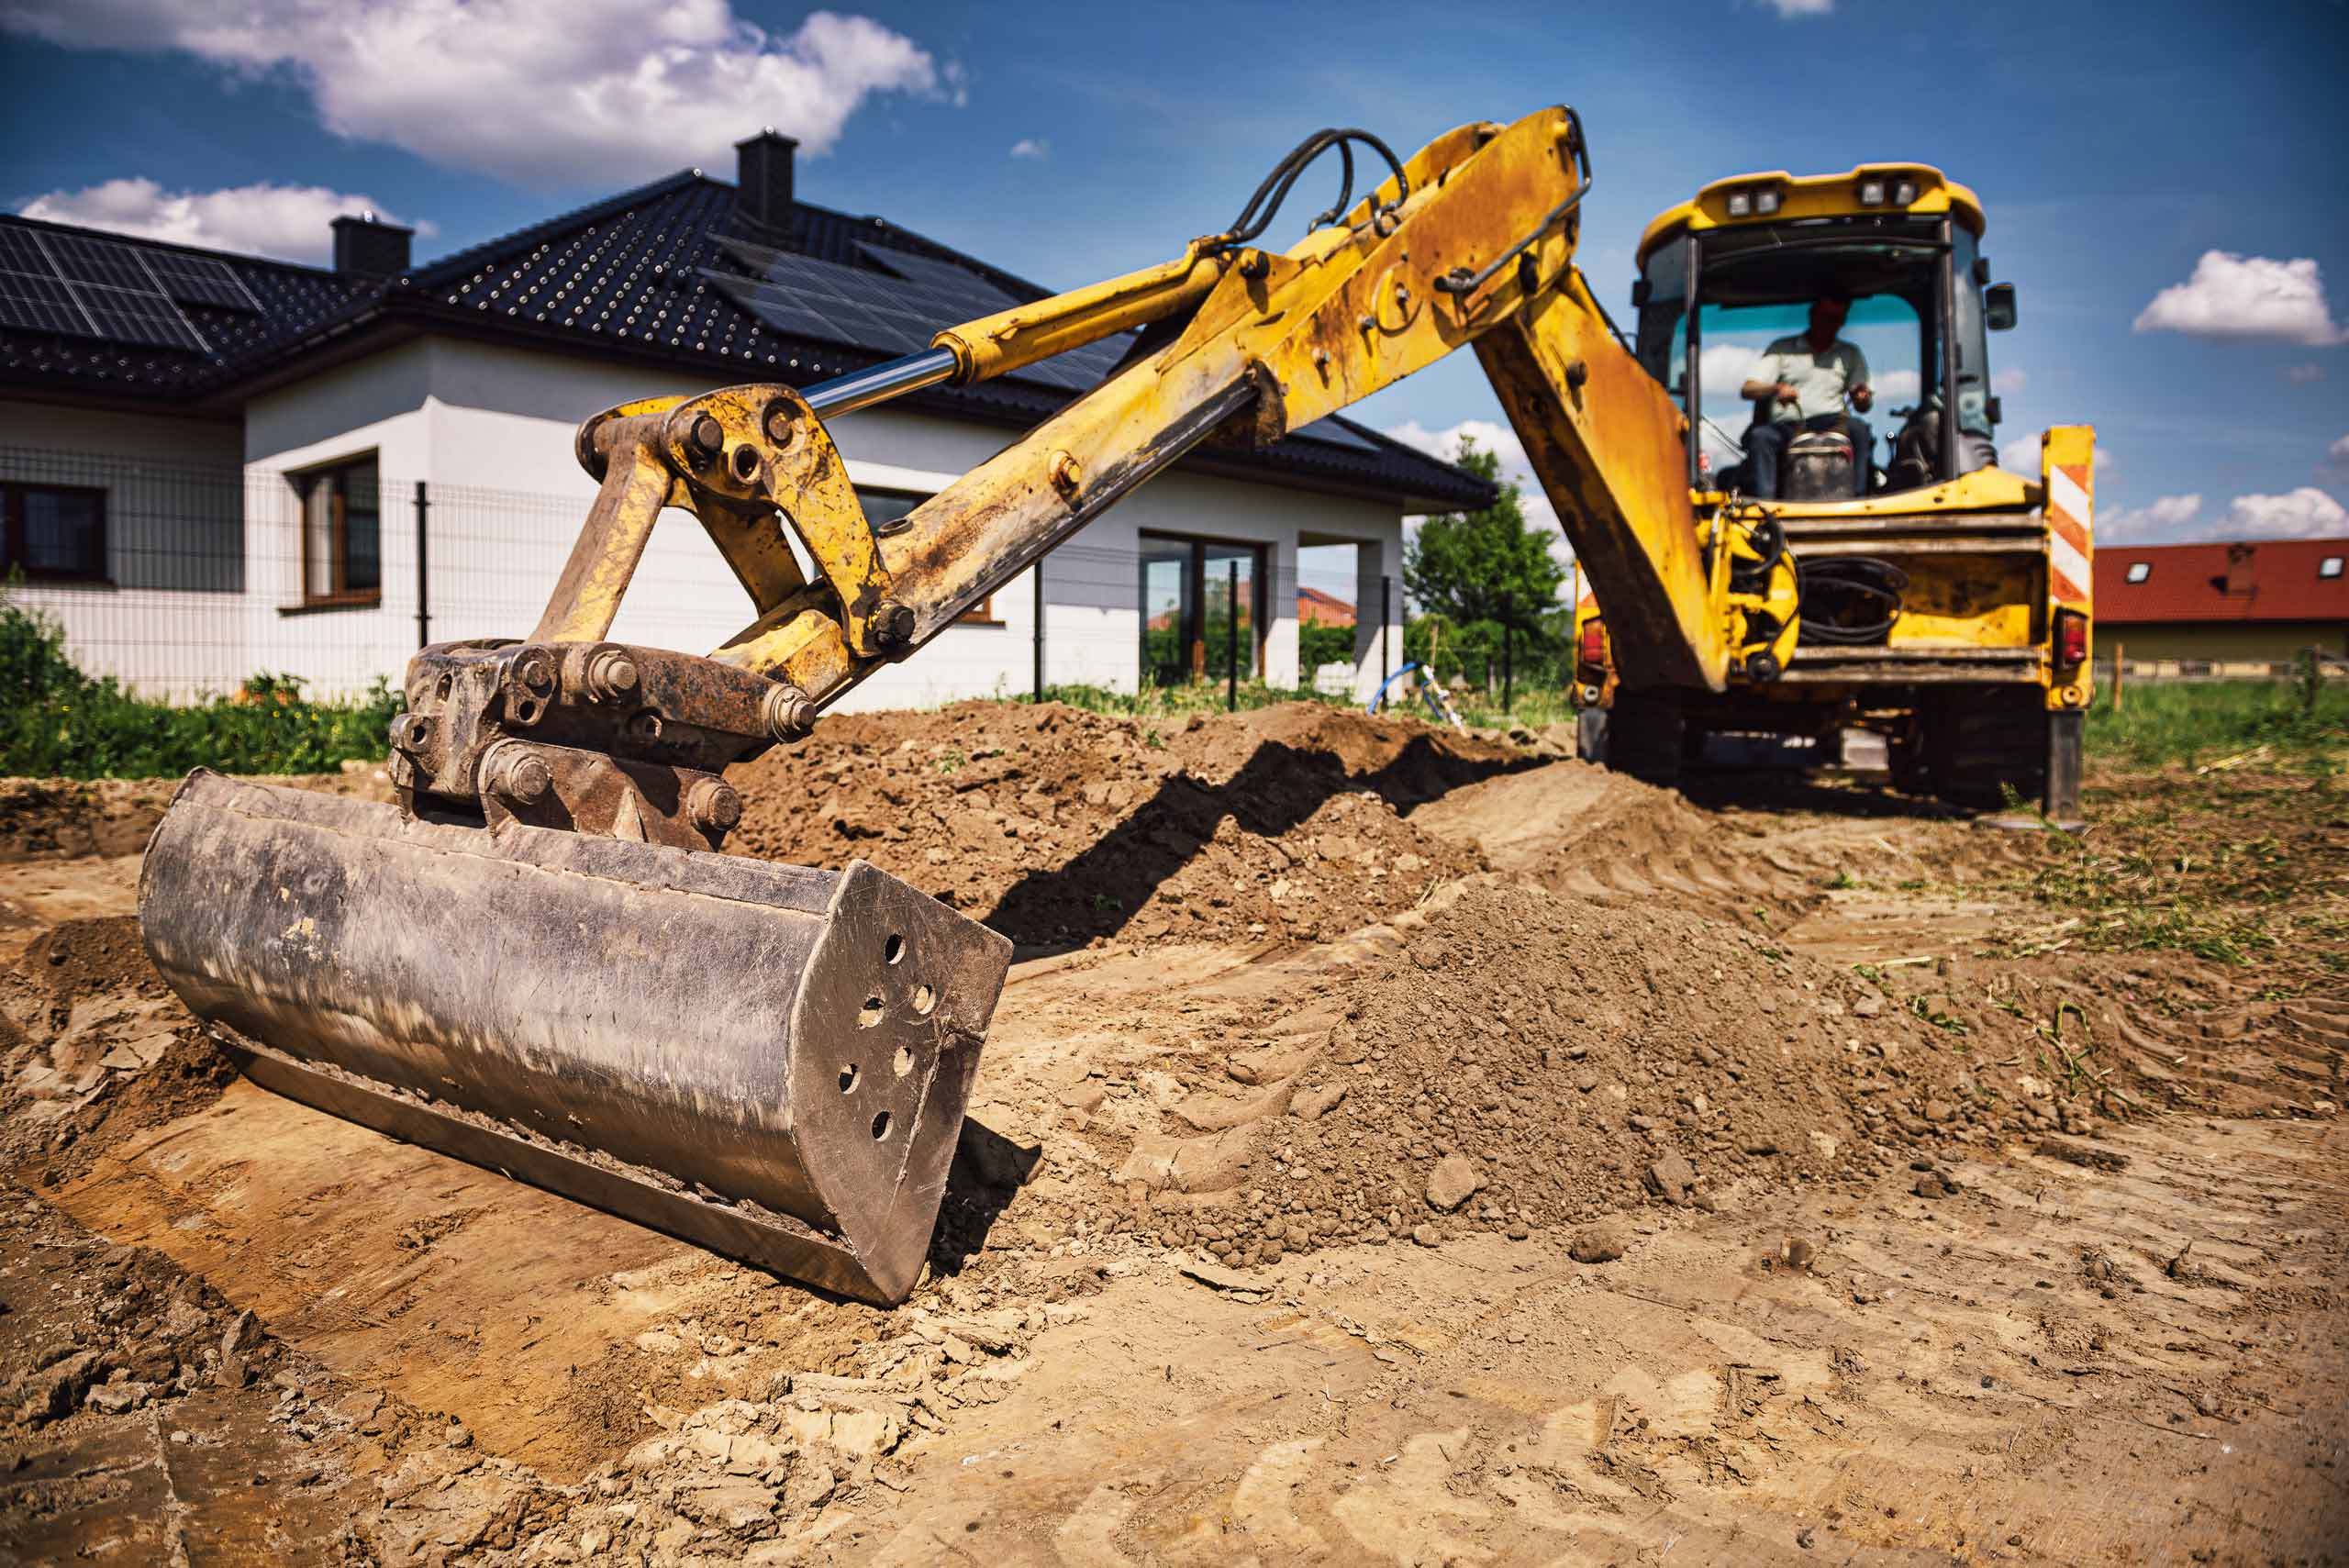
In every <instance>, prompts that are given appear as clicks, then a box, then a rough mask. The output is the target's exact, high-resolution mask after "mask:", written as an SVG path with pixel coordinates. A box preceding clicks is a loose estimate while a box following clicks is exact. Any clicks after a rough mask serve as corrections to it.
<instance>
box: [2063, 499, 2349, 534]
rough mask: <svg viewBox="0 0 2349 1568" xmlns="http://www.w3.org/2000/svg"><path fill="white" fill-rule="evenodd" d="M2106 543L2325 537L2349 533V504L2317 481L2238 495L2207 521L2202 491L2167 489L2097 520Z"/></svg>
mask: <svg viewBox="0 0 2349 1568" xmlns="http://www.w3.org/2000/svg"><path fill="white" fill-rule="evenodd" d="M2096 534H2097V540H2098V542H2099V543H2100V544H2175V543H2180V542H2185V541H2189V540H2190V541H2195V542H2216V541H2220V540H2225V539H2321V538H2327V537H2331V536H2334V535H2341V534H2349V510H2344V509H2343V506H2342V505H2341V503H2340V502H2338V501H2336V500H2334V499H2333V498H2332V496H2330V495H2326V494H2325V493H2324V492H2323V491H2321V490H2319V489H2318V488H2317V487H2316V486H2315V485H2313V484H2303V485H2301V486H2300V487H2299V489H2297V490H2288V491H2286V492H2285V493H2284V494H2283V495H2238V496H2236V497H2235V498H2234V499H2233V500H2232V501H2231V502H2229V503H2228V504H2227V509H2226V511H2225V512H2223V513H2222V514H2221V515H2220V516H2219V517H2215V518H2212V519H2210V520H2209V521H2205V520H2204V519H2203V517H2202V497H2201V496H2199V495H2165V496H2163V497H2162V498H2161V499H2160V500H2158V501H2155V502H2154V504H2153V505H2152V506H2143V507H2140V508H2138V509H2136V510H2134V511H2117V512H2109V513H2104V514H2102V515H2100V516H2099V517H2098V518H2097V520H2096Z"/></svg>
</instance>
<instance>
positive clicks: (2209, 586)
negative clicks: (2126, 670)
mask: <svg viewBox="0 0 2349 1568" xmlns="http://www.w3.org/2000/svg"><path fill="white" fill-rule="evenodd" d="M2344 563H2349V538H2342V539H2253V540H2245V541H2241V542H2237V543H2232V544H2154V545H2125V544H2115V545H2102V546H2099V549H2098V550H2097V552H2096V618H2097V628H2098V637H2099V641H2100V643H2101V645H2102V646H2101V647H2100V648H2099V653H2102V654H2106V655H2109V654H2110V651H2111V649H2112V646H2113V645H2114V644H2116V643H2118V644H2121V646H2122V647H2123V649H2124V650H2125V653H2124V657H2125V658H2126V659H2127V661H2128V662H2129V663H2131V664H2132V665H2135V664H2138V663H2140V662H2143V661H2147V660H2153V661H2170V660H2175V661H2178V662H2183V663H2188V664H2195V663H2203V664H2212V665H2217V664H2229V663H2243V664H2256V663H2261V662H2267V663H2284V662H2289V661H2291V660H2292V659H2294V658H2297V657H2298V656H2299V652H2300V651H2301V650H2302V649H2304V648H2308V647H2310V646H2311V645H2314V646H2317V647H2321V648H2325V649H2329V650H2331V651H2332V652H2334V653H2349V574H2345V573H2344ZM2190 673H2216V672H2200V671H2196V672H2190Z"/></svg>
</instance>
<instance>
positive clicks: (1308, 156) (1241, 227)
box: [1215, 128, 1411, 250]
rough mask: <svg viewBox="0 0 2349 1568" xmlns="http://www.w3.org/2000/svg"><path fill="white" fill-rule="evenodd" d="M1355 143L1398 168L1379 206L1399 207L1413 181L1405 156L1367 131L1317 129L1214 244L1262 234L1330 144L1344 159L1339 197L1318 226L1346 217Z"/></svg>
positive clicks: (1228, 245)
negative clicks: (1391, 191)
mask: <svg viewBox="0 0 2349 1568" xmlns="http://www.w3.org/2000/svg"><path fill="white" fill-rule="evenodd" d="M1353 142H1360V143H1362V145H1364V147H1367V148H1369V149H1370V150H1372V151H1374V152H1375V153H1377V154H1378V155H1379V157H1381V158H1383V159H1385V160H1386V167H1387V168H1388V169H1389V170H1391V171H1393V172H1394V175H1395V201H1394V202H1393V203H1389V204H1386V205H1384V206H1381V207H1380V209H1379V210H1381V211H1391V210H1392V209H1393V207H1394V206H1397V205H1400V203H1401V202H1402V200H1403V198H1404V197H1405V196H1407V195H1409V194H1410V188H1411V187H1410V181H1409V180H1408V178H1406V177H1405V175H1404V173H1403V163H1402V160H1400V159H1398V158H1397V157H1396V156H1395V152H1394V150H1393V149H1391V148H1389V147H1388V146H1387V145H1386V143H1385V142H1384V141H1381V140H1380V139H1378V138H1376V137H1375V136H1373V135H1371V134H1370V132H1368V131H1366V130H1357V129H1353V128H1343V129H1335V128H1333V129H1329V130H1318V131H1315V132H1314V133H1313V134H1312V135H1311V136H1308V137H1307V138H1306V139H1304V140H1303V141H1300V142H1298V143H1297V146H1296V147H1294V148H1293V149H1291V150H1290V151H1289V153H1288V155H1287V156H1286V157H1285V158H1283V159H1282V160H1281V161H1279V162H1277V163H1275V164H1274V165H1273V170H1272V172H1271V173H1269V174H1266V175H1265V176H1264V183H1262V184H1260V185H1258V186H1257V187H1256V194H1255V195H1252V196H1250V197H1249V198H1248V205H1247V206H1243V207H1241V209H1240V216H1239V217H1235V218H1233V219H1232V220H1231V225H1230V228H1227V229H1225V230H1224V231H1223V232H1222V233H1221V234H1219V235H1217V236H1216V237H1215V247H1216V248H1217V249H1219V250H1227V249H1230V248H1232V247H1235V246H1241V245H1246V244H1249V243H1251V242H1252V241H1253V240H1254V239H1256V238H1257V237H1258V236H1259V235H1261V234H1263V233H1264V230H1265V229H1266V228H1268V227H1270V226H1271V224H1272V221H1273V218H1274V217H1275V215H1277V214H1278V213H1279V211H1280V209H1281V204H1282V203H1284V202H1286V200H1287V199H1288V193H1289V190H1290V187H1292V186H1294V185H1295V184H1296V183H1297V180H1298V179H1299V177H1301V176H1302V175H1303V174H1304V172H1305V171H1306V168H1307V166H1308V165H1309V164H1311V163H1312V162H1313V161H1314V160H1315V159H1317V158H1319V157H1320V156H1321V154H1323V153H1324V152H1327V151H1329V150H1330V148H1332V147H1334V148H1336V149H1337V150H1338V154H1339V157H1340V159H1341V168H1340V174H1341V180H1340V183H1339V187H1338V199H1337V201H1336V202H1335V203H1333V204H1332V205H1331V206H1330V207H1329V208H1328V209H1327V210H1326V211H1324V212H1322V213H1320V214H1319V215H1318V216H1317V217H1315V218H1314V220H1313V221H1314V226H1315V227H1316V228H1319V227H1320V226H1321V225H1323V224H1325V223H1332V222H1335V221H1336V220H1337V219H1338V218H1339V217H1343V216H1344V214H1345V210H1346V207H1347V206H1349V205H1350V204H1351V203H1352V201H1353V184H1354V160H1353V148H1352V146H1351V145H1350V144H1351V143H1353Z"/></svg>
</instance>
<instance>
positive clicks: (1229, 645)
mask: <svg viewBox="0 0 2349 1568" xmlns="http://www.w3.org/2000/svg"><path fill="white" fill-rule="evenodd" d="M1223 661H1224V665H1225V668H1224V676H1225V678H1226V679H1227V680H1228V681H1230V689H1229V691H1228V693H1227V695H1225V697H1224V708H1225V711H1227V712H1230V713H1238V712H1239V711H1240V558H1239V557H1238V556H1236V555H1235V556H1233V557H1232V558H1231V622H1230V625H1229V626H1227V627H1226V628H1224V636H1223Z"/></svg>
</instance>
